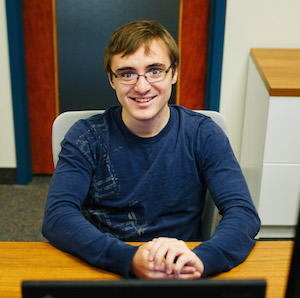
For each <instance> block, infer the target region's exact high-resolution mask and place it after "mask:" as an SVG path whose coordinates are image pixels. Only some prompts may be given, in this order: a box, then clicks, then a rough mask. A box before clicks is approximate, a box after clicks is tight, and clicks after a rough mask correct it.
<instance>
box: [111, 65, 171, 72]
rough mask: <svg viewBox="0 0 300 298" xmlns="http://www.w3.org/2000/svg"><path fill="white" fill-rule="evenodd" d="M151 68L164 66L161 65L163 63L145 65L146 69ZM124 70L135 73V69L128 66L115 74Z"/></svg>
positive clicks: (119, 69)
mask: <svg viewBox="0 0 300 298" xmlns="http://www.w3.org/2000/svg"><path fill="white" fill-rule="evenodd" d="M152 67H165V64H163V63H153V64H150V65H147V66H146V69H147V68H152ZM126 70H134V71H135V68H134V67H130V66H124V67H120V68H118V69H117V71H116V72H120V71H126Z"/></svg>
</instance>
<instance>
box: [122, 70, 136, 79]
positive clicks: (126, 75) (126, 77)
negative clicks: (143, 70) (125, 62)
mask: <svg viewBox="0 0 300 298" xmlns="http://www.w3.org/2000/svg"><path fill="white" fill-rule="evenodd" d="M134 75H135V74H134V73H131V72H124V73H121V74H120V77H122V78H124V79H131V78H133V77H134Z"/></svg>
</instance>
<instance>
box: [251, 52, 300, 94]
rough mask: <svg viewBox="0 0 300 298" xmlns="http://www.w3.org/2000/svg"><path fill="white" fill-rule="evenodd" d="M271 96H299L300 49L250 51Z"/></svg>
mask: <svg viewBox="0 0 300 298" xmlns="http://www.w3.org/2000/svg"><path fill="white" fill-rule="evenodd" d="M251 57H252V59H253V61H254V63H255V65H256V67H257V69H258V71H259V73H260V76H261V78H262V79H263V81H264V83H265V85H266V87H267V89H268V91H269V94H270V95H271V96H300V49H251Z"/></svg>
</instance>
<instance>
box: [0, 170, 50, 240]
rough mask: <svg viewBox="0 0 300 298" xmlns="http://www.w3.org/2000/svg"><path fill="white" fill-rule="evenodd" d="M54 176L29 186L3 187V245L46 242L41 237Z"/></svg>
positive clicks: (0, 234)
mask: <svg viewBox="0 0 300 298" xmlns="http://www.w3.org/2000/svg"><path fill="white" fill-rule="evenodd" d="M50 180H51V176H48V175H46V176H44V175H41V176H34V177H33V179H32V182H31V183H29V184H28V185H0V241H46V239H45V238H44V237H43V236H42V234H41V227H42V222H43V216H44V210H45V204H46V199H47V193H48V189H49V183H50Z"/></svg>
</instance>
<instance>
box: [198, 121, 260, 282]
mask: <svg viewBox="0 0 300 298" xmlns="http://www.w3.org/2000/svg"><path fill="white" fill-rule="evenodd" d="M197 148H198V150H199V148H201V150H200V151H199V152H201V161H200V162H199V164H200V168H201V172H202V173H203V177H204V179H205V181H206V184H207V185H208V188H209V190H210V192H211V195H212V197H213V199H214V201H215V204H216V206H217V208H218V209H219V212H220V213H221V215H222V220H221V222H220V224H219V225H218V227H217V228H216V230H215V232H214V234H213V236H212V237H211V239H209V240H208V241H205V242H203V243H202V244H201V245H199V246H198V247H196V248H195V249H194V252H195V253H196V254H197V255H198V256H199V258H200V259H201V260H202V261H203V263H204V268H205V269H204V276H207V275H210V274H214V273H217V272H222V271H227V270H230V269H231V268H233V267H235V266H237V265H238V264H240V263H241V262H243V261H244V260H245V259H246V257H247V256H248V254H249V253H250V251H251V250H252V248H253V246H254V245H255V240H254V237H255V236H256V234H257V233H258V231H259V229H260V219H259V217H258V214H257V212H256V209H255V206H254V204H253V202H252V199H251V196H250V193H249V190H248V187H247V184H246V181H245V179H244V176H243V174H242V171H241V169H240V167H239V165H238V163H237V161H236V158H235V156H234V153H233V151H232V149H231V146H230V144H229V141H228V140H227V137H226V136H225V135H224V134H223V133H222V132H221V131H220V129H219V127H216V126H215V125H213V124H211V125H206V128H205V131H201V132H200V137H199V138H198V143H197Z"/></svg>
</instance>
